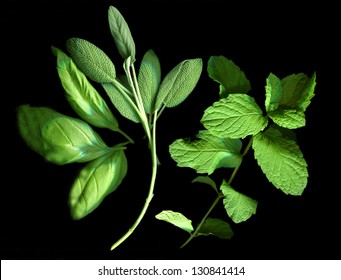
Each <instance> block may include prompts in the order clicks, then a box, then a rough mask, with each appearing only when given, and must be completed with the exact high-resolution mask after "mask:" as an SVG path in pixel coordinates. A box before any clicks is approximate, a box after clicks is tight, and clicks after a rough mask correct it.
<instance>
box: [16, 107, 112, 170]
mask: <svg viewBox="0 0 341 280" xmlns="http://www.w3.org/2000/svg"><path fill="white" fill-rule="evenodd" d="M18 128H19V132H20V135H21V136H22V138H23V139H24V140H25V142H26V143H27V145H28V146H29V147H30V148H32V149H33V150H34V151H35V152H37V153H39V154H40V155H41V156H43V157H44V158H45V159H46V160H48V161H50V162H53V163H55V164H67V163H72V162H86V161H90V160H93V159H95V158H98V157H100V156H103V155H104V154H106V153H108V152H110V150H111V149H110V148H109V147H107V146H106V144H105V143H104V142H103V140H102V139H101V137H100V136H99V135H98V134H97V133H96V132H95V131H93V129H92V128H91V127H90V126H89V125H88V124H87V123H86V122H84V121H82V120H80V119H75V118H71V117H68V116H65V115H63V114H60V113H58V112H56V111H54V110H52V109H50V108H45V107H30V106H29V105H21V106H19V107H18Z"/></svg>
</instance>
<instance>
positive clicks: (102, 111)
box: [52, 47, 119, 131]
mask: <svg viewBox="0 0 341 280" xmlns="http://www.w3.org/2000/svg"><path fill="white" fill-rule="evenodd" d="M52 52H53V54H54V55H56V56H57V70H58V75H59V78H60V80H61V83H62V86H63V88H64V90H65V93H66V98H67V100H68V101H69V103H70V105H71V107H72V108H73V109H74V111H75V112H76V113H77V114H78V115H79V116H80V117H81V118H82V119H83V120H85V121H86V122H88V123H89V124H91V125H93V126H96V127H102V128H109V129H111V130H113V131H119V127H118V122H117V120H116V118H115V117H114V116H113V114H112V113H111V111H110V109H109V108H108V106H107V104H106V103H105V101H104V99H103V98H102V97H101V96H100V95H99V93H98V92H97V90H96V89H95V88H94V87H93V86H92V85H91V83H89V81H88V80H87V78H86V76H85V75H84V74H83V72H81V71H80V70H79V69H78V68H77V66H76V65H75V64H74V62H73V61H72V59H71V58H70V57H69V56H67V55H66V54H65V53H64V52H63V51H61V50H60V49H58V48H55V47H52Z"/></svg>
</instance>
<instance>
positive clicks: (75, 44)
mask: <svg viewBox="0 0 341 280" xmlns="http://www.w3.org/2000/svg"><path fill="white" fill-rule="evenodd" d="M66 47H67V49H68V51H69V52H70V54H71V57H72V59H73V61H74V62H75V63H76V65H77V66H78V68H79V69H80V70H81V71H82V72H83V73H84V74H85V75H86V76H88V77H89V78H90V79H91V80H93V81H95V82H97V83H110V82H112V81H113V80H114V79H115V77H116V70H115V66H114V64H113V63H112V61H111V60H110V58H109V57H108V56H107V55H106V54H105V53H104V52H103V51H102V50H101V49H99V48H98V47H96V46H95V45H94V44H92V43H90V42H89V41H86V40H84V39H80V38H70V39H68V40H67V42H66Z"/></svg>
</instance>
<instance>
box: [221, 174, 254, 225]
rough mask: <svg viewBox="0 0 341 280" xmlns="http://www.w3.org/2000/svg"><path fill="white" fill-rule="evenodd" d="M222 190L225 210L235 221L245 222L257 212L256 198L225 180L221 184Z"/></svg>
mask: <svg viewBox="0 0 341 280" xmlns="http://www.w3.org/2000/svg"><path fill="white" fill-rule="evenodd" d="M220 190H221V191H222V193H223V195H224V199H223V203H224V207H225V210H226V212H227V214H228V216H229V217H230V218H231V219H232V220H233V221H234V222H235V223H240V222H244V221H246V220H247V219H249V218H250V217H251V216H252V215H253V214H256V209H257V204H258V202H257V201H256V200H254V199H252V198H250V197H248V196H246V195H244V194H241V193H240V192H237V191H236V190H234V189H233V188H232V187H231V186H230V185H229V184H228V183H227V182H226V181H225V180H224V182H223V183H222V185H221V186H220Z"/></svg>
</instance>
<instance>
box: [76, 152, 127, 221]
mask: <svg viewBox="0 0 341 280" xmlns="http://www.w3.org/2000/svg"><path fill="white" fill-rule="evenodd" d="M127 169H128V165H127V159H126V156H125V154H124V151H123V150H115V151H114V152H111V153H109V154H107V155H105V156H103V157H100V158H98V159H95V160H93V161H91V162H89V163H88V164H87V165H86V166H85V167H84V168H83V169H82V170H81V172H80V174H79V175H78V177H77V178H76V180H75V182H74V183H73V185H72V187H71V191H70V196H69V204H70V207H71V215H72V218H73V219H76V220H78V219H82V218H84V217H85V216H86V215H88V214H90V213H91V212H92V211H94V210H95V209H96V208H97V207H98V206H99V205H100V204H101V202H102V201H103V199H104V198H105V197H106V196H108V195H109V194H110V193H112V192H113V191H115V190H116V189H117V187H118V186H119V185H120V184H121V182H122V180H123V179H124V177H125V176H126V174H127Z"/></svg>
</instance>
